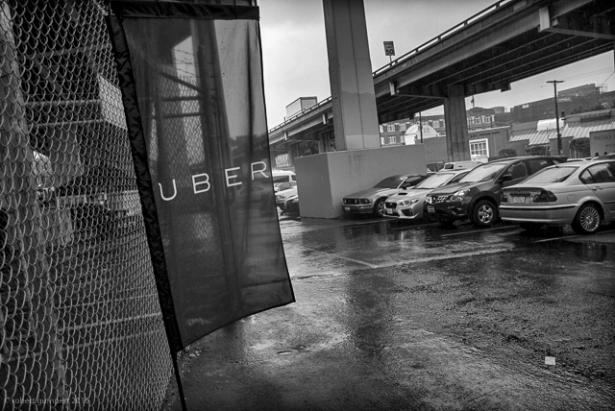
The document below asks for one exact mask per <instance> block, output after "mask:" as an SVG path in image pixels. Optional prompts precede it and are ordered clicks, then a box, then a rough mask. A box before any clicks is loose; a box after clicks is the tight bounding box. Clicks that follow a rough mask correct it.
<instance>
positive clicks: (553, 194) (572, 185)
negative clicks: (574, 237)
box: [500, 159, 615, 234]
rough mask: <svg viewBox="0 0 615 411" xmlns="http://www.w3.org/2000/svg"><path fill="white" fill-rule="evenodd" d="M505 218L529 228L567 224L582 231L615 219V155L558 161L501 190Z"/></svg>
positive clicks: (590, 231) (588, 231)
mask: <svg viewBox="0 0 615 411" xmlns="http://www.w3.org/2000/svg"><path fill="white" fill-rule="evenodd" d="M500 215H501V217H502V220H504V221H511V222H514V223H518V224H519V225H520V226H521V227H523V228H525V229H527V230H535V229H538V228H540V227H541V226H542V225H545V224H547V225H566V224H571V225H572V228H573V229H574V230H575V231H576V232H577V233H580V234H590V233H593V232H595V231H596V230H598V228H599V227H600V225H601V224H602V223H607V222H611V221H615V159H613V160H592V161H582V162H572V163H563V164H558V165H555V166H552V167H548V168H545V169H543V170H541V171H539V172H538V173H536V174H534V175H533V176H531V177H529V178H528V179H527V180H525V181H523V182H522V183H520V184H515V185H513V186H510V187H507V188H505V189H503V190H502V202H501V204H500Z"/></svg>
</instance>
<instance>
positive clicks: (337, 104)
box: [323, 0, 380, 151]
mask: <svg viewBox="0 0 615 411" xmlns="http://www.w3.org/2000/svg"><path fill="white" fill-rule="evenodd" d="M323 8H324V14H325V30H326V35H327V53H328V56H329V80H330V82H331V95H332V97H333V128H334V131H335V145H336V149H337V150H338V151H343V150H360V149H365V148H378V147H380V135H379V132H378V113H377V110H376V97H375V93H374V80H373V78H372V64H371V60H370V57H369V45H368V42H367V28H366V24H365V10H364V8H363V0H323Z"/></svg>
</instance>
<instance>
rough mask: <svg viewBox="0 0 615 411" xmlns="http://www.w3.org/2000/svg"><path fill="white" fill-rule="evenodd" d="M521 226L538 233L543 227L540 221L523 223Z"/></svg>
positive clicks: (530, 231) (529, 231)
mask: <svg viewBox="0 0 615 411" xmlns="http://www.w3.org/2000/svg"><path fill="white" fill-rule="evenodd" d="M519 227H521V228H523V229H524V230H525V231H527V232H528V233H536V232H538V231H540V229H541V228H542V224H539V223H521V224H519Z"/></svg>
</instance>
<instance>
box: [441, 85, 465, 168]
mask: <svg viewBox="0 0 615 411" xmlns="http://www.w3.org/2000/svg"><path fill="white" fill-rule="evenodd" d="M444 121H445V122H446V151H447V155H448V161H464V160H470V147H469V145H468V121H467V117H466V102H465V94H464V88H463V85H459V84H456V85H452V86H449V87H448V97H447V98H446V99H444Z"/></svg>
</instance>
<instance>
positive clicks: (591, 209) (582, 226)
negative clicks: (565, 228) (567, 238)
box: [572, 203, 600, 234]
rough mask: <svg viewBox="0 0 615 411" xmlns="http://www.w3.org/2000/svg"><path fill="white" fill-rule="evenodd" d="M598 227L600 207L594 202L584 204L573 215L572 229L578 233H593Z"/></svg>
mask: <svg viewBox="0 0 615 411" xmlns="http://www.w3.org/2000/svg"><path fill="white" fill-rule="evenodd" d="M598 227H600V209H599V208H598V206H597V205H596V204H593V203H589V204H585V205H584V206H582V207H581V208H580V209H579V212H578V213H577V215H576V216H575V217H574V221H573V222H572V229H573V230H574V231H575V232H577V233H579V234H592V233H595V232H596V231H597V230H598Z"/></svg>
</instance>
